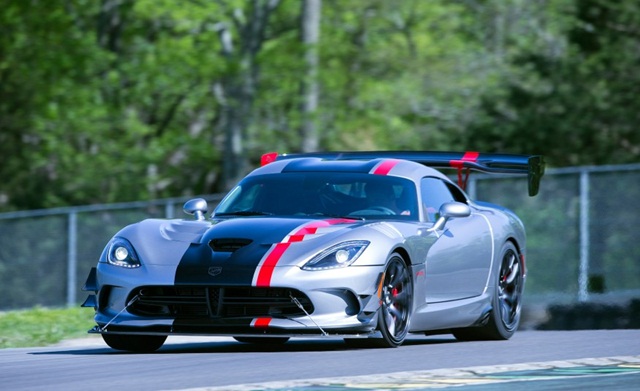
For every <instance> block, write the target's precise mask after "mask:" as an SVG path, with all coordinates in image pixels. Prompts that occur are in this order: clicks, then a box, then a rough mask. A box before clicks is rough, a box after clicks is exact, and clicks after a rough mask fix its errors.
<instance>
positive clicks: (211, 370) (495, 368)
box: [0, 330, 640, 391]
mask: <svg viewBox="0 0 640 391" xmlns="http://www.w3.org/2000/svg"><path fill="white" fill-rule="evenodd" d="M0 388H1V389H3V390H12V391H17V390H92V391H99V390H190V389H199V390H228V391H248V390H253V391H260V390H278V391H285V390H287V391H318V390H331V391H356V390H428V389H433V388H451V389H452V390H453V389H455V390H474V391H481V390H482V391H484V390H512V389H514V388H515V389H518V390H521V389H525V390H575V389H581V390H602V389H608V390H637V389H640V330H587V331H521V332H518V333H516V334H515V336H514V337H513V338H512V339H511V340H509V341H499V342H457V341H456V340H455V339H454V338H453V337H452V336H449V335H442V336H431V337H421V336H415V337H410V338H409V339H408V340H407V341H406V343H405V344H404V345H403V346H401V347H399V348H397V349H360V348H350V347H347V345H345V344H344V343H343V342H342V340H340V339H333V338H324V339H293V340H291V341H289V342H288V343H286V344H285V345H281V346H277V347H267V346H256V345H249V344H242V343H239V342H236V341H234V340H233V339H231V338H213V337H212V338H205V337H190V338H187V337H170V338H169V340H168V341H167V343H166V344H165V345H164V346H163V347H162V348H161V349H160V350H159V351H158V352H156V353H153V354H133V353H124V352H118V351H115V350H112V349H110V348H109V347H107V346H106V345H105V344H104V343H103V342H102V340H101V339H100V338H99V337H98V338H87V339H82V340H76V341H66V342H64V343H62V344H59V345H56V346H50V347H42V348H20V349H2V350H0Z"/></svg>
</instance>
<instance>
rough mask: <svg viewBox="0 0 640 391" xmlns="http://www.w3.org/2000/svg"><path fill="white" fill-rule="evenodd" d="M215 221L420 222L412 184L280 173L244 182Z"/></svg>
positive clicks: (218, 210)
mask: <svg viewBox="0 0 640 391" xmlns="http://www.w3.org/2000/svg"><path fill="white" fill-rule="evenodd" d="M214 214H215V215H216V216H224V215H244V216H247V215H277V216H282V215H284V216H300V215H303V216H308V215H318V216H334V217H336V216H341V217H354V218H376V219H377V218H387V219H389V218H393V219H402V220H418V213H417V201H416V188H415V185H414V184H413V182H412V181H410V180H407V179H404V178H397V177H392V176H383V175H371V174H355V173H335V172H331V173H322V172H311V173H309V172H305V173H278V174H267V175H256V176H251V177H247V178H245V179H244V180H243V181H242V182H240V184H238V186H236V187H235V188H234V189H233V190H232V191H231V192H230V193H229V195H228V196H227V197H226V198H225V199H224V200H222V202H221V203H220V205H218V207H217V208H216V210H215V212H214Z"/></svg>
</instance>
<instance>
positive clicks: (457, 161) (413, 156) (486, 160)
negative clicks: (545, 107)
mask: <svg viewBox="0 0 640 391" xmlns="http://www.w3.org/2000/svg"><path fill="white" fill-rule="evenodd" d="M299 157H317V158H322V159H327V160H355V159H361V160H365V159H380V158H383V159H401V160H410V161H414V162H417V163H420V164H424V165H425V166H429V167H437V168H452V169H456V170H457V171H458V184H459V185H460V187H462V188H463V189H464V188H465V187H466V184H467V180H468V179H469V172H470V171H471V170H476V171H481V172H486V173H496V174H517V175H527V178H528V187H529V196H531V197H533V196H535V195H536V194H538V190H539V189H540V179H541V178H542V176H543V175H544V166H545V163H544V158H543V156H541V155H511V154H497V153H479V152H440V151H366V152H365V151H362V152H360V151H356V152H311V153H294V154H278V153H277V152H271V153H266V154H264V155H262V160H261V164H262V165H263V166H264V165H265V164H268V163H271V162H273V161H276V160H283V159H294V158H299Z"/></svg>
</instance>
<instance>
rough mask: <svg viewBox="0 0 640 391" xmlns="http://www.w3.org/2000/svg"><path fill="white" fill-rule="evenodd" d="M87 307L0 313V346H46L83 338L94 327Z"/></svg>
mask: <svg viewBox="0 0 640 391" xmlns="http://www.w3.org/2000/svg"><path fill="white" fill-rule="evenodd" d="M93 325H94V322H93V311H92V310H91V309H90V308H80V307H78V308H41V307H36V308H33V309H29V310H19V311H7V312H1V313H0V348H18V347H33V346H46V345H52V344H55V343H58V342H60V341H62V340H64V339H70V338H84V337H86V336H87V330H89V329H90V328H91V327H93Z"/></svg>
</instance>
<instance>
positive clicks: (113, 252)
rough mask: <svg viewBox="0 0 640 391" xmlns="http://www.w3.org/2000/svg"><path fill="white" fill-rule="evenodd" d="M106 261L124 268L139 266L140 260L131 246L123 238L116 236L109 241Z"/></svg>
mask: <svg viewBox="0 0 640 391" xmlns="http://www.w3.org/2000/svg"><path fill="white" fill-rule="evenodd" d="M107 262H109V263H110V264H112V265H116V266H122V267H126V268H134V267H140V260H139V259H138V255H137V254H136V252H135V250H134V249H133V246H132V245H131V243H129V241H128V240H127V239H125V238H120V237H116V238H113V240H111V243H109V249H108V252H107Z"/></svg>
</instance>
